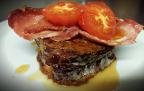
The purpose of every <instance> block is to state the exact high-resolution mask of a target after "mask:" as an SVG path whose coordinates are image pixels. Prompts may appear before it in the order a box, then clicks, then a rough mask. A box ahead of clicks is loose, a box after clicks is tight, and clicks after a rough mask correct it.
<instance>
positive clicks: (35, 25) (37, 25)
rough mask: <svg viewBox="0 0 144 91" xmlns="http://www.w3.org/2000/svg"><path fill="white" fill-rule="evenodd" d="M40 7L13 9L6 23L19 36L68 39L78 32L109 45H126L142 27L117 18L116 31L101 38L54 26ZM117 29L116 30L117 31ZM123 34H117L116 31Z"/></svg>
mask: <svg viewBox="0 0 144 91" xmlns="http://www.w3.org/2000/svg"><path fill="white" fill-rule="evenodd" d="M41 10H42V9H36V8H24V9H17V10H14V11H13V12H12V13H11V15H10V16H9V18H8V23H9V26H10V27H11V28H13V30H14V31H15V32H16V33H17V34H18V35H20V36H21V37H23V38H25V39H28V40H32V39H36V38H39V37H41V38H47V37H49V38H51V39H53V40H55V41H64V40H69V39H71V38H73V37H75V36H77V35H78V34H80V35H82V36H84V37H86V38H87V39H89V40H92V41H94V42H99V43H103V44H106V45H110V46H119V45H127V44H132V43H134V42H135V39H136V37H137V36H138V34H139V33H140V31H141V30H142V29H143V26H142V25H140V24H138V23H136V22H135V21H133V20H130V19H126V20H122V19H120V20H118V23H117V26H115V27H116V33H115V35H114V36H113V38H112V39H110V40H102V39H99V38H98V37H96V36H93V35H90V34H89V33H87V32H85V31H82V30H80V29H79V28H78V27H77V26H75V27H69V28H68V27H64V26H54V25H53V24H51V23H49V22H48V21H47V20H46V19H45V17H44V16H43V15H42V13H41ZM117 31H118V32H117ZM119 32H120V33H122V34H124V35H122V36H118V34H117V33H119Z"/></svg>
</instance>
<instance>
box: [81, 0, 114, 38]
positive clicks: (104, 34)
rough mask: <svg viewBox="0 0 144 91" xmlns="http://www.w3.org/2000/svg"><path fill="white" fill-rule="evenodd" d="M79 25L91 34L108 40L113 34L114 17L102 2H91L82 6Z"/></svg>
mask: <svg viewBox="0 0 144 91" xmlns="http://www.w3.org/2000/svg"><path fill="white" fill-rule="evenodd" d="M79 25H80V27H81V28H82V29H83V30H85V31H87V32H88V33H89V34H91V35H94V36H97V37H99V38H100V39H103V40H110V39H111V38H112V36H113V35H114V34H115V26H116V17H115V15H114V13H113V12H112V10H111V9H110V8H109V7H108V6H107V5H106V4H105V3H104V2H91V3H87V4H86V5H84V6H83V13H82V14H81V17H80V18H79Z"/></svg>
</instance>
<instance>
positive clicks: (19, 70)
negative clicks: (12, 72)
mask: <svg viewBox="0 0 144 91" xmlns="http://www.w3.org/2000/svg"><path fill="white" fill-rule="evenodd" d="M29 68H30V66H29V65H28V64H23V65H21V66H20V67H18V68H16V73H19V74H22V73H25V72H27V71H28V70H29Z"/></svg>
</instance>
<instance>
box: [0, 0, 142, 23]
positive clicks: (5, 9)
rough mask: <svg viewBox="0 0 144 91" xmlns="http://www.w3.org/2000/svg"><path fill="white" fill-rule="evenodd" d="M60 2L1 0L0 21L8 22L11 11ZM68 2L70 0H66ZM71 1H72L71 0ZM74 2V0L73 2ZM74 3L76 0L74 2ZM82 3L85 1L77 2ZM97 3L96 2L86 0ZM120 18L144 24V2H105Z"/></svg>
mask: <svg viewBox="0 0 144 91" xmlns="http://www.w3.org/2000/svg"><path fill="white" fill-rule="evenodd" d="M54 1H58V0H0V21H3V20H6V19H7V16H8V14H9V13H10V11H11V10H13V9H16V8H21V7H24V6H31V7H45V6H47V5H48V4H49V3H52V2H54ZM66 1H68V0H66ZM69 1H70V0H69ZM71 1H72V0H71ZM73 1H74V0H73ZM75 1H79V2H82V1H84V0H75ZM85 1H96V0H85ZM103 1H105V2H106V3H107V4H108V5H110V7H111V8H112V9H113V11H114V12H115V13H116V15H117V16H118V17H120V18H132V19H134V20H136V21H137V22H139V23H141V24H144V0H103Z"/></svg>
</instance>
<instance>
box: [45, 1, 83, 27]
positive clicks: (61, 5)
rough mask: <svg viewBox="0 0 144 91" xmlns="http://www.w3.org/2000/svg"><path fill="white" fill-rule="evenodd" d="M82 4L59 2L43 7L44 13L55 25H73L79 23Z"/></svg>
mask: <svg viewBox="0 0 144 91" xmlns="http://www.w3.org/2000/svg"><path fill="white" fill-rule="evenodd" d="M80 14H81V5H80V4H79V3H77V2H57V3H54V4H52V5H49V6H48V7H47V8H45V9H43V15H44V16H45V17H46V19H47V20H48V21H50V22H51V23H53V24H55V25H62V26H73V25H77V24H78V19H79V16H80Z"/></svg>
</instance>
